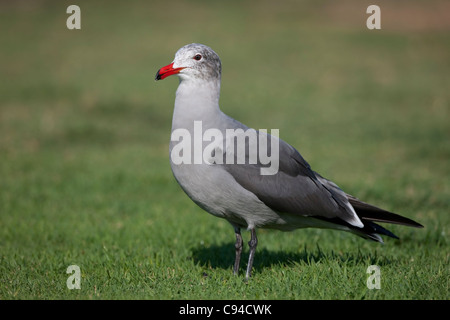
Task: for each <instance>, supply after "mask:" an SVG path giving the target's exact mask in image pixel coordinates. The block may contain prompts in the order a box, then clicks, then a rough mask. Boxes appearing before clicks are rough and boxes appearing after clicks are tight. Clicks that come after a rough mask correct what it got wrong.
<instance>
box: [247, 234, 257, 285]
mask: <svg viewBox="0 0 450 320" xmlns="http://www.w3.org/2000/svg"><path fill="white" fill-rule="evenodd" d="M248 245H249V247H250V254H249V256H248V264H247V272H246V273H245V280H248V278H250V276H251V275H252V266H253V259H254V258H255V251H256V246H257V245H258V238H257V237H256V230H255V229H251V238H250V241H249V242H248Z"/></svg>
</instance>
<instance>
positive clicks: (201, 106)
mask: <svg viewBox="0 0 450 320" xmlns="http://www.w3.org/2000/svg"><path fill="white" fill-rule="evenodd" d="M219 96H220V79H214V80H208V81H206V80H204V79H182V78H180V84H179V86H178V89H177V93H176V98H175V108H174V112H173V119H172V130H174V129H177V128H185V129H188V130H190V129H191V128H192V127H193V124H194V121H202V122H203V123H204V125H205V126H210V125H213V123H214V122H215V119H217V118H218V117H219V115H220V114H221V111H220V108H219ZM205 126H204V127H205Z"/></svg>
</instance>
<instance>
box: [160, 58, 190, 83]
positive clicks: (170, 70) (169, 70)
mask: <svg viewBox="0 0 450 320" xmlns="http://www.w3.org/2000/svg"><path fill="white" fill-rule="evenodd" d="M183 69H184V67H181V68H174V67H173V62H172V63H171V64H169V65H168V66H165V67H162V68H161V69H159V70H158V72H157V73H156V77H155V80H163V79H165V78H167V77H168V76H171V75H173V74H177V73H179V72H180V71H181V70H183Z"/></svg>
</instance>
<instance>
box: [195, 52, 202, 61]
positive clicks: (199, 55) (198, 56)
mask: <svg viewBox="0 0 450 320" xmlns="http://www.w3.org/2000/svg"><path fill="white" fill-rule="evenodd" d="M194 60H197V61H200V60H202V55H201V54H200V53H197V54H196V55H195V56H194Z"/></svg>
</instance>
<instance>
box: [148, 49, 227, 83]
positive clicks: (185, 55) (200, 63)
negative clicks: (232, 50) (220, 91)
mask: <svg viewBox="0 0 450 320" xmlns="http://www.w3.org/2000/svg"><path fill="white" fill-rule="evenodd" d="M221 72H222V64H221V62H220V58H219V56H218V55H217V53H215V52H214V51H213V50H212V49H211V48H210V47H208V46H205V45H203V44H199V43H191V44H188V45H186V46H184V47H182V48H180V49H179V50H178V51H177V53H176V54H175V59H174V60H173V62H172V63H171V64H169V65H167V66H165V67H162V68H161V69H159V70H158V72H157V73H156V77H155V80H163V79H165V78H167V77H168V76H171V75H174V74H175V75H177V76H179V77H180V79H181V80H188V79H198V80H206V81H208V80H220V75H221Z"/></svg>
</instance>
